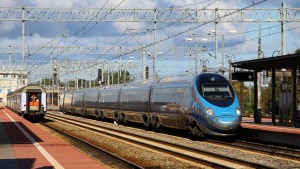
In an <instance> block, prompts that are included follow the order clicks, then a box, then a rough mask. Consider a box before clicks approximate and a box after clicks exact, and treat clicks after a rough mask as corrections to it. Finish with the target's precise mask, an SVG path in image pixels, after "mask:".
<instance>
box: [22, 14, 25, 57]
mask: <svg viewBox="0 0 300 169" xmlns="http://www.w3.org/2000/svg"><path fill="white" fill-rule="evenodd" d="M22 59H25V8H22Z"/></svg>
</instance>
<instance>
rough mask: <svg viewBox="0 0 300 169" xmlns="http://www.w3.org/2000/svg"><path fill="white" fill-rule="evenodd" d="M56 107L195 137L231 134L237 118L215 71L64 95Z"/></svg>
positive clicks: (231, 95)
mask: <svg viewBox="0 0 300 169" xmlns="http://www.w3.org/2000/svg"><path fill="white" fill-rule="evenodd" d="M60 109H61V111H62V112H65V113H71V114H81V115H83V116H95V117H96V118H98V119H100V120H103V119H106V118H107V119H114V120H115V121H116V122H117V123H121V124H122V123H127V122H135V123H143V124H144V125H145V126H146V127H149V128H154V129H161V128H162V127H167V128H175V129H181V130H186V131H188V132H189V133H190V134H192V135H194V136H201V137H205V135H214V136H235V135H236V134H237V133H238V131H239V129H240V125H241V120H242V115H241V109H240V105H239V101H238V98H237V95H236V93H235V92H234V90H233V88H232V86H231V85H230V83H229V82H228V81H227V80H226V79H225V78H224V77H223V76H222V75H219V74H215V73H201V74H198V75H196V76H194V77H169V78H161V79H156V80H147V81H142V82H135V83H128V84H123V85H111V86H106V87H99V88H89V89H81V90H77V91H65V92H64V93H63V94H62V95H61V96H60Z"/></svg>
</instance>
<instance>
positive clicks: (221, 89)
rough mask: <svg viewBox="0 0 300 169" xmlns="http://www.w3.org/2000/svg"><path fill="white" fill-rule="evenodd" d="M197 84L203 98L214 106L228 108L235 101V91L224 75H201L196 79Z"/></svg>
mask: <svg viewBox="0 0 300 169" xmlns="http://www.w3.org/2000/svg"><path fill="white" fill-rule="evenodd" d="M195 83H196V84H195V86H196V88H197V90H198V92H199V94H200V95H201V97H203V98H204V99H205V100H206V101H208V102H209V103H211V104H213V105H216V106H219V107H227V106H230V105H231V104H232V103H233V101H234V97H235V95H234V91H233V89H232V87H231V85H230V83H228V81H227V80H226V79H225V78H224V77H223V76H222V75H219V74H213V73H205V74H201V75H199V76H198V77H196V80H195Z"/></svg>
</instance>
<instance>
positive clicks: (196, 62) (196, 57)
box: [195, 42, 198, 75]
mask: <svg viewBox="0 0 300 169" xmlns="http://www.w3.org/2000/svg"><path fill="white" fill-rule="evenodd" d="M195 46H196V47H195V50H196V53H195V54H196V55H195V75H196V74H198V45H197V42H196V44H195Z"/></svg>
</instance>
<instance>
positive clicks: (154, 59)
mask: <svg viewBox="0 0 300 169" xmlns="http://www.w3.org/2000/svg"><path fill="white" fill-rule="evenodd" d="M156 15H157V9H156V8H155V9H154V44H153V47H154V55H153V79H156V69H155V64H156Z"/></svg>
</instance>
